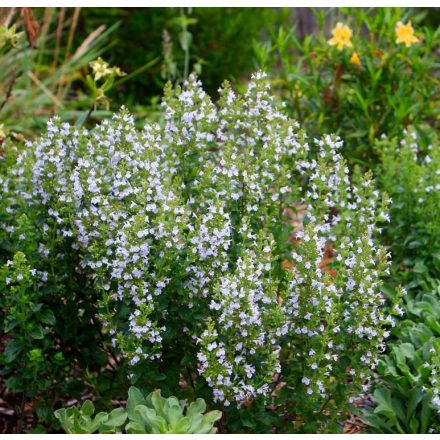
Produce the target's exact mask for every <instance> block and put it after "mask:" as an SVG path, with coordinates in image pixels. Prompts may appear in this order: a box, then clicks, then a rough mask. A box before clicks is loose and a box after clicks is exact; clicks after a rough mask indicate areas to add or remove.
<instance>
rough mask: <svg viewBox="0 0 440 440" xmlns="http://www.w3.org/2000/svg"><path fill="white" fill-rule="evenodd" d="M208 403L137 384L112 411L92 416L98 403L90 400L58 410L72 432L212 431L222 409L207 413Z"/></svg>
mask: <svg viewBox="0 0 440 440" xmlns="http://www.w3.org/2000/svg"><path fill="white" fill-rule="evenodd" d="M205 411H206V404H205V401H204V400H203V399H197V400H196V401H195V402H192V403H191V404H190V405H188V404H187V403H186V401H182V400H181V401H179V400H178V399H176V398H175V397H168V398H167V399H165V398H164V397H162V396H161V393H160V390H156V391H154V392H152V393H150V394H149V395H147V396H144V395H143V394H142V392H141V391H140V390H139V389H138V388H136V387H131V388H130V389H129V390H128V400H127V405H126V408H117V409H114V410H113V411H111V412H110V413H106V412H100V413H98V414H96V415H95V416H93V414H94V412H95V407H94V405H93V403H92V402H91V401H90V400H87V401H86V402H84V404H83V405H82V407H81V408H80V409H78V408H76V407H70V408H67V409H65V408H61V409H58V410H57V411H55V416H56V418H57V419H58V420H59V421H60V423H61V426H62V428H63V429H64V431H65V432H67V433H69V434H92V433H94V432H99V433H101V434H111V433H120V432H122V431H125V432H127V433H128V434H213V433H215V432H216V431H217V428H214V423H215V422H216V421H218V420H220V418H221V416H222V413H221V412H220V411H211V412H208V413H205Z"/></svg>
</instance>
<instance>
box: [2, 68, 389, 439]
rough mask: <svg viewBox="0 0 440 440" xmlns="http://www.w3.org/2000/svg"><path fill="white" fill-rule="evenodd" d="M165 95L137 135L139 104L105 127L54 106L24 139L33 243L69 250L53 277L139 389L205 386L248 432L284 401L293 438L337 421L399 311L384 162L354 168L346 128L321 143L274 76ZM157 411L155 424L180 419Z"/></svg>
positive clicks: (161, 426)
mask: <svg viewBox="0 0 440 440" xmlns="http://www.w3.org/2000/svg"><path fill="white" fill-rule="evenodd" d="M163 107H164V109H165V114H164V118H165V124H164V125H163V126H159V125H157V124H153V123H147V124H146V126H145V127H144V129H143V130H140V131H139V130H137V129H136V127H135V122H134V119H133V117H132V116H131V115H130V114H129V113H128V112H127V111H126V110H122V111H121V112H120V113H119V114H117V115H115V116H114V118H113V119H112V120H109V121H105V122H104V123H102V124H101V125H98V126H97V127H95V129H93V130H92V131H89V130H85V129H82V128H78V127H74V126H70V125H69V124H66V123H62V122H61V121H60V120H59V119H57V118H54V119H53V120H52V121H50V122H49V123H48V126H47V132H46V133H44V134H43V136H42V138H41V139H39V140H36V141H35V142H31V143H29V144H28V145H27V146H26V149H25V150H24V151H23V152H22V153H21V154H20V155H19V158H18V160H17V164H16V166H14V167H12V169H11V170H10V174H11V176H20V177H19V179H18V181H19V183H20V185H19V187H17V188H16V189H14V185H13V184H12V183H13V182H15V180H14V179H11V180H8V182H7V184H6V185H5V189H6V191H5V194H6V196H5V200H6V201H8V203H12V202H14V201H20V203H22V204H23V207H22V209H23V210H25V211H26V212H27V213H28V215H30V216H35V217H36V218H38V219H39V221H38V222H36V223H35V224H40V225H43V226H42V233H41V236H39V238H38V242H39V244H38V246H36V250H35V249H34V250H33V251H32V253H33V254H36V255H38V253H39V252H40V253H41V252H42V250H43V249H46V248H49V249H52V247H53V246H55V245H56V247H55V249H56V251H55V252H53V251H52V252H49V255H48V258H49V260H50V258H52V259H53V260H50V261H52V264H51V271H52V273H53V274H54V277H55V278H56V279H59V278H63V277H65V276H66V275H65V274H67V276H68V277H69V274H72V275H71V277H72V278H73V279H75V280H76V282H75V283H74V284H73V285H71V284H64V285H63V290H61V292H63V301H65V302H67V303H68V304H69V303H70V302H73V303H76V304H77V303H78V300H79V299H80V298H81V300H82V304H84V308H85V312H84V313H85V314H86V315H87V316H88V317H89V320H92V321H95V316H97V317H98V318H99V322H100V323H101V325H102V329H99V326H98V325H96V327H95V326H92V328H90V330H92V331H93V329H96V332H97V333H98V332H100V333H102V334H104V335H106V336H108V338H109V339H111V344H112V346H113V348H112V351H116V354H115V358H116V359H118V358H119V359H121V360H122V359H126V360H127V361H128V363H129V365H130V367H129V368H130V370H131V371H130V372H131V373H132V374H133V376H132V381H133V383H134V384H137V385H138V386H143V387H145V388H153V387H154V388H157V387H159V386H160V388H161V389H163V391H164V392H166V393H169V394H173V395H177V396H181V395H186V396H191V397H194V396H201V397H203V398H204V399H206V400H207V401H209V402H211V404H212V405H216V406H218V407H221V408H223V410H224V412H225V423H226V424H227V425H226V426H234V427H237V430H239V431H243V430H248V431H249V430H250V431H253V430H258V429H260V428H261V427H262V426H265V428H264V429H270V428H269V427H270V426H271V425H272V424H273V423H274V422H273V419H274V416H275V415H281V414H282V413H284V412H285V413H289V414H292V415H293V416H294V417H295V420H296V422H295V423H294V424H288V425H283V424H281V423H278V424H277V425H276V426H277V430H278V431H279V432H316V431H326V430H329V429H330V430H331V429H335V427H336V426H337V425H338V422H339V421H340V419H341V418H343V417H344V414H345V413H347V412H348V411H349V410H350V409H351V402H352V398H353V397H354V396H356V395H357V394H358V393H359V392H360V391H361V390H362V389H365V390H366V389H368V385H369V380H370V377H371V371H372V369H374V368H375V367H376V366H377V364H378V362H379V359H378V357H379V353H380V352H381V351H382V350H383V347H384V341H385V339H386V338H387V336H388V334H389V332H388V327H389V326H390V325H392V324H393V322H394V321H393V318H392V317H391V316H388V315H386V314H385V313H383V311H382V307H383V304H384V302H385V298H384V297H383V295H382V294H381V292H380V285H381V277H382V275H383V274H384V273H386V271H387V266H388V263H387V257H386V253H385V250H384V249H382V248H380V247H379V246H378V245H377V239H378V238H379V231H378V226H377V224H378V223H379V222H382V221H384V220H387V211H386V209H387V208H386V205H387V199H386V197H384V198H381V197H380V194H379V193H378V192H377V191H376V190H375V187H374V182H373V180H372V176H371V173H369V174H366V175H363V174H362V173H361V172H360V170H358V169H357V170H355V172H354V173H353V175H352V176H349V170H348V167H347V165H346V162H345V160H344V159H343V158H342V156H341V153H340V150H341V148H342V141H341V140H340V139H338V138H337V137H336V136H324V137H323V138H322V139H316V140H313V141H310V143H309V141H308V139H307V137H306V134H305V132H303V131H302V130H301V129H300V128H299V126H298V124H297V123H296V122H295V121H293V120H290V119H289V118H288V117H287V116H286V115H285V114H284V113H283V110H282V107H281V106H280V105H279V104H278V102H277V101H276V100H275V99H274V98H273V97H272V96H271V94H270V87H269V85H268V82H267V79H266V78H265V75H264V74H263V73H261V72H259V73H256V74H255V75H253V77H252V79H251V81H250V83H249V85H248V88H247V91H245V93H243V94H241V95H240V94H237V92H235V91H234V90H233V89H232V87H231V86H230V85H229V84H228V83H225V84H224V86H223V88H222V90H221V92H220V99H219V102H218V103H214V102H212V101H211V99H210V97H209V96H208V95H207V94H206V93H205V92H204V91H203V89H202V88H201V83H200V82H199V81H198V80H197V78H196V77H195V76H190V78H189V80H188V81H187V82H185V83H184V85H183V87H177V88H176V89H173V88H172V87H171V85H170V86H168V87H167V88H166V90H165V97H164V102H163ZM54 182H58V183H59V184H58V185H54ZM12 205H14V203H12ZM300 211H302V212H303V215H304V217H305V219H304V221H302V222H300V225H298V226H297V227H294V222H293V221H292V216H294V215H295V213H298V212H300ZM10 212H11V214H13V215H12V218H11V219H8V221H7V222H6V223H5V227H6V228H7V230H10V229H11V223H12V224H14V221H15V219H16V218H17V214H18V213H19V212H20V210H19V209H18V208H17V207H15V206H11V207H10ZM289 213H290V214H289ZM289 216H290V217H289ZM44 225H47V227H45V226H44ZM7 235H10V234H7ZM42 246H43V247H42ZM29 253H31V251H29ZM328 254H330V258H328V257H326V255H328ZM43 257H44V252H43ZM35 259H36V257H35ZM326 260H327V261H326ZM328 260H330V261H328ZM44 262H45V258H43V259H42V260H41V261H40V263H39V264H43V263H44ZM65 265H67V266H65ZM73 274H75V275H73ZM69 279H70V277H69ZM76 283H78V284H79V286H82V290H77V287H76ZM359 292H361V293H362V295H359ZM59 295H60V293H57V295H52V297H53V299H54V301H59V299H57V298H59V297H60V296H59ZM55 304H56V303H55ZM87 306H88V308H86V307H87ZM66 311H69V312H70V313H72V309H70V308H68V309H67V310H66ZM73 316H75V314H74V313H73ZM57 319H58V318H57ZM76 320H78V321H79V320H80V318H79V317H78V318H76ZM83 332H84V334H85V335H87V334H88V333H87V332H86V331H85V330H82V331H81V333H83ZM98 334H99V333H98ZM94 339H96V335H95V336H94V337H92V338H91V339H90V341H89V342H88V343H87V342H86V341H84V345H85V346H86V347H88V345H87V344H91V343H92V341H93V340H94ZM106 341H107V339H105V338H104V340H103V348H105V349H108V346H107V345H106V344H105V342H106ZM63 343H70V340H69V339H68V338H64V339H63ZM72 344H73V345H74V346H75V347H77V346H78V342H73V341H72ZM67 346H68V345H66V347H67ZM274 378H275V380H274ZM182 381H183V382H184V383H185V385H184V386H183V389H182ZM329 402H331V403H332V404H331V406H329ZM272 405H274V406H272ZM174 406H175V405H174ZM248 406H249V408H248ZM272 408H276V411H274V410H273V409H272ZM254 409H255V411H254ZM72 411H73V410H72ZM143 411H144V412H143V413H142V417H144V416H145V417H147V419H148V418H149V417H150V416H151V417H152V418H153V419H154V420H155V422H154V429H155V430H160V431H163V430H165V429H168V428H166V427H165V425H166V424H169V423H172V424H173V423H174V422H172V420H170V419H169V417H172V416H171V415H167V416H166V417H165V416H164V415H163V414H158V413H157V408H156V415H157V416H158V417H162V418H163V420H162V419H157V420H159V421H157V420H156V418H155V417H156V416H154V417H153V413H152V411H153V408H150V409H149V410H148V411H147V410H143ZM172 411H176V409H173V410H172ZM72 414H73V413H72ZM75 414H76V416H75V417H79V416H78V414H77V413H75ZM173 417H174V416H173ZM150 422H151V420H150ZM87 423H88V425H90V426H91V427H95V421H94V419H90V420H88V419H87ZM139 423H140V422H139ZM143 423H145V422H143ZM181 423H182V424H181V425H179V429H182V430H188V429H193V428H194V426H193V422H191V421H182V422H181ZM194 423H195V422H194ZM97 426H98V425H96V429H98V427H97ZM146 426H147V425H142V429H147V428H146ZM148 426H150V425H148ZM173 426H174V425H173ZM133 429H134V428H133ZM139 429H140V428H139ZM151 429H153V427H152V428H151ZM173 429H174V428H173ZM194 429H195V428H194ZM203 429H204V430H205V427H204V428H203Z"/></svg>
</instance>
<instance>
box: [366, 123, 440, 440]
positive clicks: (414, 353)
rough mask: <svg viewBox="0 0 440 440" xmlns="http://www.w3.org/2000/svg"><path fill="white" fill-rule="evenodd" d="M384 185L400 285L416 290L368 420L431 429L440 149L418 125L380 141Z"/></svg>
mask: <svg viewBox="0 0 440 440" xmlns="http://www.w3.org/2000/svg"><path fill="white" fill-rule="evenodd" d="M377 151H378V153H379V157H380V159H381V165H380V169H379V170H378V176H379V182H380V184H381V186H382V187H383V188H384V189H385V190H386V191H387V192H388V194H389V195H390V196H391V199H392V203H391V205H390V215H391V219H392V221H391V223H390V224H388V225H387V227H386V228H385V233H384V234H383V239H384V240H385V241H386V242H388V245H389V246H390V248H391V252H392V254H393V267H392V268H391V273H392V277H391V278H390V280H389V281H388V283H389V286H387V288H388V289H387V290H388V291H389V293H390V294H391V295H393V293H392V291H393V289H391V290H389V287H391V285H392V284H396V283H401V284H402V285H405V286H406V288H407V290H408V295H406V296H405V298H403V299H402V300H400V302H401V306H400V308H401V314H402V316H403V318H402V321H400V322H399V325H397V326H396V328H395V329H394V330H393V331H392V336H393V339H392V343H391V344H390V346H389V353H388V355H387V356H386V357H384V358H383V359H382V362H381V364H380V366H379V368H378V372H379V374H380V376H381V379H382V380H381V382H382V383H381V384H380V385H379V386H378V387H377V389H376V390H375V391H374V397H375V400H376V402H377V404H378V406H377V407H376V408H375V409H374V412H373V411H369V412H368V414H367V415H366V417H365V418H364V419H365V421H366V422H368V423H369V424H370V425H371V426H372V427H373V428H374V429H375V430H376V431H378V432H389V433H394V432H400V433H427V432H438V431H439V427H440V418H439V413H440V412H439V407H440V398H439V394H440V389H439V385H438V384H439V382H438V380H439V377H438V372H439V368H440V363H439V361H440V359H439V356H438V349H439V344H440V339H439V338H440V327H439V321H438V317H439V313H440V281H439V280H440V249H439V241H438V237H439V232H440V220H439V217H438V206H439V201H440V199H439V194H440V192H439V189H440V171H439V170H440V155H439V149H438V145H436V144H428V145H426V143H425V142H424V141H423V140H422V139H420V138H419V136H418V135H417V133H416V131H414V130H413V129H410V130H408V131H405V133H403V134H402V136H401V138H392V139H389V138H387V137H385V136H384V137H383V139H381V140H380V141H378V142H377Z"/></svg>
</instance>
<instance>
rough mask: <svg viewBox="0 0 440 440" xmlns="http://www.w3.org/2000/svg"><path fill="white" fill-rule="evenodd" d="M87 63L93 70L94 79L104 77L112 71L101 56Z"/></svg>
mask: <svg viewBox="0 0 440 440" xmlns="http://www.w3.org/2000/svg"><path fill="white" fill-rule="evenodd" d="M89 65H90V67H91V68H92V70H93V75H94V77H95V81H98V80H99V79H100V78H105V77H106V76H108V75H111V73H112V69H110V68H109V65H108V63H107V62H106V61H104V60H103V59H102V58H101V57H99V58H98V59H97V60H94V61H91V62H90V63H89Z"/></svg>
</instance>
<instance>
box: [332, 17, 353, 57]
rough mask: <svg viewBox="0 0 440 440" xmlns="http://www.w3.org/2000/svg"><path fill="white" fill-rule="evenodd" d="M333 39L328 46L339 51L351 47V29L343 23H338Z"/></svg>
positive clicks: (333, 31)
mask: <svg viewBox="0 0 440 440" xmlns="http://www.w3.org/2000/svg"><path fill="white" fill-rule="evenodd" d="M332 35H333V38H330V40H328V44H330V45H331V46H336V47H337V48H338V49H339V50H341V49H342V48H343V47H345V46H347V47H351V46H352V43H351V29H350V28H349V27H348V26H347V25H345V24H342V23H338V24H337V25H336V27H335V28H333V29H332Z"/></svg>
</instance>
